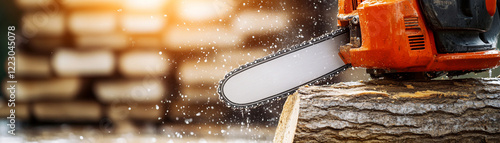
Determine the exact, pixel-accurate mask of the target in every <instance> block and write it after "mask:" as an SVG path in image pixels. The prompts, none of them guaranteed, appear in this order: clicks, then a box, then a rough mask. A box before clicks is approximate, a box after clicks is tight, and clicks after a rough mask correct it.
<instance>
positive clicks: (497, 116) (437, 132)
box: [274, 78, 500, 142]
mask: <svg viewBox="0 0 500 143" xmlns="http://www.w3.org/2000/svg"><path fill="white" fill-rule="evenodd" d="M297 106H298V107H297ZM297 110H298V111H297ZM294 112H298V114H297V113H295V114H294ZM292 139H293V141H294V142H350V141H354V142H500V79H498V78H490V79H459V80H433V81H391V80H372V81H367V82H345V83H337V84H334V85H324V86H304V87H301V88H300V89H299V90H297V92H296V93H295V94H294V95H291V96H290V97H289V98H288V99H287V103H285V106H284V107H283V112H282V115H281V118H280V122H279V125H278V128H277V130H276V136H275V140H274V141H276V142H289V141H291V140H292Z"/></svg>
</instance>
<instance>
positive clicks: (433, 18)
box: [217, 0, 500, 108]
mask: <svg viewBox="0 0 500 143" xmlns="http://www.w3.org/2000/svg"><path fill="white" fill-rule="evenodd" d="M499 5H500V3H499V2H498V1H497V0H339V1H338V14H337V26H338V29H337V30H335V31H332V32H331V33H327V34H325V35H322V36H319V37H317V38H314V39H311V40H309V41H306V42H303V43H301V44H298V45H294V46H292V47H289V48H286V49H283V50H280V51H278V52H275V53H273V54H271V55H269V56H266V57H263V58H261V59H257V60H255V61H254V62H251V63H247V64H245V65H242V66H240V67H239V68H237V69H234V70H233V71H231V72H229V73H228V74H226V76H225V77H224V79H222V80H221V81H220V82H219V86H218V88H217V90H218V93H219V96H220V98H221V100H222V101H224V102H225V103H226V105H228V106H231V107H233V108H248V107H255V106H258V105H261V104H265V103H267V102H270V101H271V100H274V99H277V98H282V97H286V96H288V95H290V94H292V93H293V92H295V90H297V89H298V88H299V87H300V86H304V85H307V84H313V83H315V82H318V81H321V80H326V79H329V78H335V75H336V74H338V73H339V72H341V71H343V70H345V69H347V68H349V67H363V68H366V69H367V72H368V73H369V74H370V75H371V76H372V78H380V77H387V78H389V77H394V78H398V77H403V76H401V75H406V76H405V77H408V76H410V77H412V78H429V79H431V78H435V77H437V76H440V75H443V74H448V75H459V74H465V73H468V72H479V71H484V70H486V69H491V68H495V67H497V66H499V65H500V51H499V50H498V49H497V46H498V45H497V42H498V37H499V31H500V21H499V20H500V16H499V12H498V7H500V6H499Z"/></svg>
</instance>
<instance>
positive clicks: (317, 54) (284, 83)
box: [217, 28, 351, 109]
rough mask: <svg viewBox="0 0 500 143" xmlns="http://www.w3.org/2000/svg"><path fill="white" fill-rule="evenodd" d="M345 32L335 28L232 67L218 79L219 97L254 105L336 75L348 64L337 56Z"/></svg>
mask: <svg viewBox="0 0 500 143" xmlns="http://www.w3.org/2000/svg"><path fill="white" fill-rule="evenodd" d="M348 33H349V30H348V29H347V28H342V29H338V30H335V31H334V32H332V33H328V34H325V35H322V36H319V37H317V38H314V39H311V40H309V41H306V42H302V43H301V44H297V45H294V46H291V47H290V48H286V49H282V50H280V51H278V52H275V53H273V54H271V55H268V56H266V57H263V58H260V59H257V60H255V61H253V62H250V63H247V64H244V65H242V66H240V67H239V68H236V69H234V70H233V71H231V72H229V73H227V74H226V75H225V77H224V79H222V80H220V81H219V86H218V87H217V93H218V94H219V98H220V100H221V101H223V102H224V103H225V105H226V106H229V107H231V108H233V109H243V108H253V107H257V106H259V105H261V104H265V103H269V102H270V101H271V100H276V99H279V98H283V97H286V96H288V95H290V94H292V93H293V92H295V90H297V89H298V88H299V87H300V86H303V85H306V84H309V85H312V84H314V83H315V82H319V81H324V80H326V79H327V78H331V77H333V76H335V75H336V74H338V73H339V72H341V71H344V70H345V69H347V68H349V67H351V65H350V64H344V62H343V61H342V59H341V58H340V56H339V55H338V51H339V48H340V46H341V45H344V44H346V43H348V41H349V34H348ZM293 72H295V73H293Z"/></svg>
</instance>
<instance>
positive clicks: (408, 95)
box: [393, 90, 469, 98]
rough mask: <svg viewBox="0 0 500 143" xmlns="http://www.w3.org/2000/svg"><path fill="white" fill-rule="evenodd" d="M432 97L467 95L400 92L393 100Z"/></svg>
mask: <svg viewBox="0 0 500 143" xmlns="http://www.w3.org/2000/svg"><path fill="white" fill-rule="evenodd" d="M433 96H444V97H453V96H455V97H469V95H463V94H459V93H457V92H441V91H432V90H426V91H417V92H415V93H408V92H401V93H398V94H396V95H394V96H393V97H394V98H428V97H433Z"/></svg>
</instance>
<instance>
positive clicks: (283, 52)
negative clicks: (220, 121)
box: [217, 28, 351, 109]
mask: <svg viewBox="0 0 500 143" xmlns="http://www.w3.org/2000/svg"><path fill="white" fill-rule="evenodd" d="M348 31H349V29H348V28H341V29H337V30H335V31H333V32H331V33H327V34H324V35H321V36H319V37H316V38H314V39H311V40H308V41H305V42H302V43H300V44H296V45H293V46H291V47H289V48H285V49H282V50H279V51H277V52H274V53H273V54H270V55H268V56H265V57H263V58H260V59H256V60H255V61H253V62H249V63H246V64H244V65H241V66H240V67H238V68H236V69H234V70H232V71H230V72H229V73H227V74H226V75H225V76H224V78H223V79H222V80H220V81H219V85H218V87H217V93H218V94H219V99H220V100H221V101H222V102H223V103H224V104H225V105H226V106H227V107H230V108H232V109H248V108H255V107H258V106H260V105H262V104H267V103H270V102H272V101H275V100H278V99H281V98H283V97H287V96H288V95H290V94H292V93H293V92H295V90H297V88H294V89H290V90H287V91H288V92H285V93H283V94H279V95H275V96H271V97H268V98H265V99H262V100H259V101H256V102H252V103H250V104H245V105H240V104H236V103H232V102H231V101H229V100H227V99H226V97H225V95H224V93H222V88H223V87H224V84H225V82H226V81H227V80H228V79H229V78H230V77H232V76H234V75H236V74H238V73H240V72H242V71H244V70H246V69H249V68H252V67H255V66H257V65H259V64H261V63H264V62H265V61H271V60H273V59H276V58H279V57H281V56H284V55H287V54H290V53H293V52H296V51H299V50H301V49H304V48H307V47H309V46H312V45H314V44H317V43H321V42H323V41H326V40H330V39H333V38H335V37H337V36H339V35H341V34H344V33H347V32H348ZM332 48H334V47H332ZM349 67H351V65H350V64H347V65H344V66H342V67H341V68H338V69H337V70H334V71H331V72H330V73H329V74H327V75H325V76H322V77H318V78H316V79H314V80H313V81H312V82H310V83H306V84H307V85H312V84H314V83H318V82H321V81H325V80H326V79H328V78H331V77H333V76H335V75H336V74H338V73H339V72H341V71H344V70H346V69H347V68H349ZM306 84H303V85H306Z"/></svg>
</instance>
